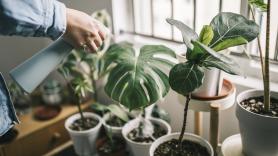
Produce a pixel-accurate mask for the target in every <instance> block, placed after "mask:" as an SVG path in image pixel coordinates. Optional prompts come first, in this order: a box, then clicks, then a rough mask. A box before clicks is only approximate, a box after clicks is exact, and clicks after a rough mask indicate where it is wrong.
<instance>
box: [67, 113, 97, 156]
mask: <svg viewBox="0 0 278 156" xmlns="http://www.w3.org/2000/svg"><path fill="white" fill-rule="evenodd" d="M83 114H84V117H93V118H95V119H97V120H98V124H97V125H96V126H95V127H94V128H91V129H89V130H86V131H74V130H72V129H70V128H69V126H70V125H71V124H72V123H73V122H74V121H75V120H77V119H80V114H79V113H78V114H74V115H72V116H71V117H69V118H68V119H67V120H66V122H65V128H66V129H67V131H68V132H69V134H70V137H71V140H72V141H73V145H74V150H75V152H76V154H78V155H80V156H94V155H96V145H95V143H96V139H97V137H98V133H99V131H100V128H101V125H102V119H101V118H100V116H98V115H97V114H94V113H89V112H84V113H83Z"/></svg>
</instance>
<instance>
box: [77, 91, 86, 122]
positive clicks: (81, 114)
mask: <svg viewBox="0 0 278 156" xmlns="http://www.w3.org/2000/svg"><path fill="white" fill-rule="evenodd" d="M77 97H78V104H77V107H78V111H79V114H80V116H81V121H82V125H83V126H84V127H85V123H86V122H85V117H84V115H83V111H82V109H81V103H82V98H81V97H79V96H77Z"/></svg>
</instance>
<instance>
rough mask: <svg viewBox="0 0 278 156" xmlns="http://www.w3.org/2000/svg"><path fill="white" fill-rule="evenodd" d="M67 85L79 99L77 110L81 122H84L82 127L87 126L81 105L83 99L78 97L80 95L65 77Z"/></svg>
mask: <svg viewBox="0 0 278 156" xmlns="http://www.w3.org/2000/svg"><path fill="white" fill-rule="evenodd" d="M64 79H65V81H66V83H67V84H68V86H69V87H70V89H71V90H72V91H73V93H74V95H75V96H76V98H77V99H78V103H77V108H78V112H79V114H80V117H81V121H82V125H83V127H84V126H85V118H84V115H83V111H82V109H81V103H82V98H81V97H80V96H78V94H76V93H75V91H74V88H73V86H72V85H71V83H70V82H69V81H68V80H67V78H66V77H64Z"/></svg>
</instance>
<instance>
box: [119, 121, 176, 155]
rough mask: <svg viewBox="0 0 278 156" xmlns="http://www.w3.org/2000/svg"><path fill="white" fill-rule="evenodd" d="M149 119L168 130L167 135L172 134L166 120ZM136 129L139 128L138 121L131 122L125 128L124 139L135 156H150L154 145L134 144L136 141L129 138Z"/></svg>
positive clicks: (123, 131)
mask: <svg viewBox="0 0 278 156" xmlns="http://www.w3.org/2000/svg"><path fill="white" fill-rule="evenodd" d="M149 119H150V120H151V122H154V123H156V124H159V125H160V126H163V127H164V128H165V129H167V134H166V135H168V134H170V133H171V131H172V129H171V127H170V125H169V124H168V123H167V122H165V121H164V120H161V119H156V118H149ZM136 127H137V124H136V119H133V120H131V121H129V122H128V123H127V124H125V126H124V127H123V130H122V135H123V137H124V139H125V140H126V142H127V145H128V148H129V150H130V152H131V153H132V154H133V156H148V154H149V150H150V147H151V144H152V143H138V142H134V141H132V140H130V139H129V138H128V137H127V134H128V133H129V132H131V131H132V130H133V129H135V128H136Z"/></svg>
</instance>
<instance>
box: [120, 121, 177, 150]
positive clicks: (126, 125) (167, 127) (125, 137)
mask: <svg viewBox="0 0 278 156" xmlns="http://www.w3.org/2000/svg"><path fill="white" fill-rule="evenodd" d="M148 119H149V120H151V121H155V122H160V123H161V124H163V125H164V126H165V127H166V129H167V134H165V135H164V136H167V135H169V134H171V131H172V128H171V126H170V125H169V124H168V123H167V122H166V121H164V120H162V119H159V118H153V117H150V118H148ZM135 120H136V118H135V119H133V120H130V121H129V122H127V123H126V124H125V125H124V127H123V128H122V136H123V137H124V139H125V140H127V141H129V142H131V143H133V144H136V145H151V144H152V143H154V142H155V141H156V140H157V139H159V138H157V139H156V140H155V141H154V142H151V143H140V142H135V141H133V140H130V139H129V138H128V137H127V134H128V133H129V132H130V131H131V130H130V131H129V132H128V133H127V134H124V133H123V130H124V129H125V128H126V127H128V123H130V122H134V121H135ZM132 130H133V129H132Z"/></svg>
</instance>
